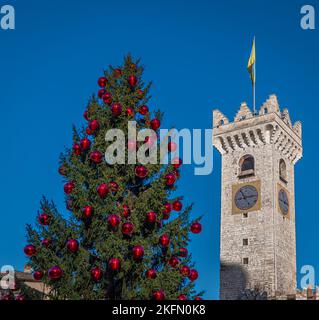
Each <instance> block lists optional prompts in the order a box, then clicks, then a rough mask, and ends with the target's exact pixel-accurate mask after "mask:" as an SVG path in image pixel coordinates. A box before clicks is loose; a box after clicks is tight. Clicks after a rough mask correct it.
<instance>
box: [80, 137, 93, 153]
mask: <svg viewBox="0 0 319 320" xmlns="http://www.w3.org/2000/svg"><path fill="white" fill-rule="evenodd" d="M80 145H81V149H82V150H83V151H87V150H89V149H90V147H91V141H90V140H89V139H88V138H84V139H82V140H81V142H80Z"/></svg>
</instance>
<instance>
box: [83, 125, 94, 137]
mask: <svg viewBox="0 0 319 320" xmlns="http://www.w3.org/2000/svg"><path fill="white" fill-rule="evenodd" d="M85 132H86V134H87V135H88V136H91V135H92V134H93V133H94V132H93V131H92V130H91V129H90V128H89V127H87V128H86V129H85Z"/></svg>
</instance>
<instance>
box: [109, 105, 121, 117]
mask: <svg viewBox="0 0 319 320" xmlns="http://www.w3.org/2000/svg"><path fill="white" fill-rule="evenodd" d="M111 111H112V113H113V115H114V116H119V115H120V114H121V113H122V105H121V104H120V103H114V104H113V105H112V107H111Z"/></svg>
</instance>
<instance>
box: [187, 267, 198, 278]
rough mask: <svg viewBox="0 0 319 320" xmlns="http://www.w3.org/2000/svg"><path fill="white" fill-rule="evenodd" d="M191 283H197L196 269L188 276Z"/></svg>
mask: <svg viewBox="0 0 319 320" xmlns="http://www.w3.org/2000/svg"><path fill="white" fill-rule="evenodd" d="M188 278H189V280H190V281H195V280H196V279H197V278H198V272H197V270H195V269H192V270H191V271H190V273H189V276H188Z"/></svg>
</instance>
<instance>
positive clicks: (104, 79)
mask: <svg viewBox="0 0 319 320" xmlns="http://www.w3.org/2000/svg"><path fill="white" fill-rule="evenodd" d="M97 83H98V85H99V86H100V87H101V88H104V87H105V86H106V84H107V79H106V78H105V77H101V78H100V79H99V80H98V81H97Z"/></svg>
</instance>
